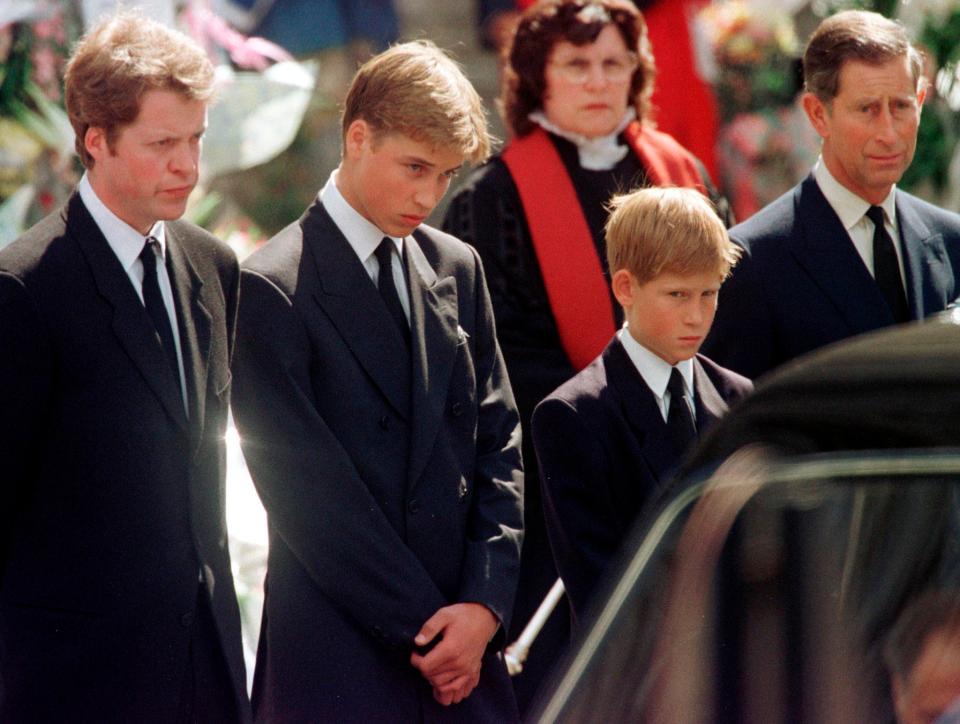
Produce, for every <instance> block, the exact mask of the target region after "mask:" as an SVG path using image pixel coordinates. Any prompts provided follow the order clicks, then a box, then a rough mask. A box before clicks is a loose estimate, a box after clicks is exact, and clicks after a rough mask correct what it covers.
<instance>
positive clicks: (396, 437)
mask: <svg viewBox="0 0 960 724" xmlns="http://www.w3.org/2000/svg"><path fill="white" fill-rule="evenodd" d="M488 147H489V141H488V139H487V129H486V121H485V120H484V115H483V106H482V104H481V102H480V98H479V96H477V94H476V92H475V91H474V89H473V88H472V87H471V85H470V83H469V82H468V81H467V79H466V78H465V77H464V76H463V74H462V73H461V71H460V69H459V68H458V67H457V66H456V64H454V63H453V61H451V60H450V59H449V58H448V57H447V56H446V55H444V54H443V53H442V52H441V51H440V50H438V49H437V48H436V47H434V46H433V45H431V44H429V43H406V44H404V45H398V46H396V47H393V48H391V49H390V50H387V51H385V52H384V53H382V54H380V55H379V56H377V57H375V58H373V59H371V60H370V61H369V62H368V63H366V64H365V65H364V66H363V67H362V68H360V70H359V71H358V73H357V75H356V77H355V78H354V81H353V85H352V86H351V88H350V91H349V93H348V95H347V99H346V103H345V106H344V113H343V157H342V161H341V163H340V166H339V168H338V169H337V170H336V171H334V173H333V174H332V175H331V177H330V180H329V181H328V182H327V184H326V186H324V188H323V189H322V190H321V191H320V193H319V196H318V198H317V200H316V202H315V203H314V204H313V206H311V207H310V208H309V209H307V211H306V212H305V213H304V215H303V216H302V217H301V218H300V220H299V221H298V222H296V223H294V224H291V225H290V226H289V227H288V228H286V229H285V230H283V231H281V232H280V233H279V234H278V235H277V236H276V237H274V238H273V239H272V240H271V241H270V242H269V243H267V245H266V246H265V247H264V248H263V249H261V250H259V251H258V252H257V253H255V254H254V255H253V256H251V257H250V258H249V259H248V260H247V262H246V263H245V264H244V269H243V273H242V287H241V300H242V301H241V303H240V319H239V322H238V335H237V336H238V338H237V346H238V352H237V356H236V358H235V366H234V379H235V388H234V389H235V397H234V405H235V406H234V410H235V414H236V419H237V425H238V427H239V429H240V432H241V435H242V438H243V440H244V453H245V455H246V458H247V462H248V464H249V466H250V471H251V473H252V475H253V480H254V483H255V484H256V486H257V489H258V490H259V492H260V495H261V497H262V499H263V503H264V507H265V508H266V510H267V516H268V523H269V528H270V558H269V562H268V572H267V578H268V583H267V593H266V606H265V613H264V620H263V633H262V635H261V638H260V648H259V650H258V652H257V667H256V674H255V681H254V689H253V703H254V713H255V716H256V717H257V719H258V720H262V721H269V722H280V721H282V722H318V721H337V722H347V721H357V722H379V721H396V722H418V721H431V722H432V721H438V722H439V721H456V722H472V721H485V722H486V721H489V722H494V721H496V722H504V721H507V722H509V721H514V720H516V719H517V709H516V703H515V702H514V700H513V693H512V688H511V686H510V681H509V678H508V676H507V672H506V669H505V667H504V664H503V660H502V658H501V656H500V654H499V648H500V647H501V646H502V644H503V635H502V633H501V632H502V631H503V630H504V629H505V625H506V623H507V617H508V614H509V611H510V610H511V607H512V604H513V595H514V589H515V587H516V577H517V569H518V566H519V559H520V537H521V529H522V520H521V519H522V515H521V480H522V478H521V472H520V424H519V418H518V416H517V411H516V406H515V405H514V401H513V394H512V393H511V390H510V385H509V383H508V381H507V376H506V372H505V370H504V365H503V359H502V357H501V355H500V349H499V347H498V345H497V340H496V337H495V335H494V327H493V312H492V311H491V307H490V297H489V295H488V293H487V287H486V283H485V282H484V276H483V269H482V268H481V266H480V262H479V259H478V257H477V254H476V252H474V251H473V250H472V249H471V248H470V247H468V246H467V245H466V244H464V243H462V242H460V241H458V240H457V239H455V238H453V237H452V236H449V235H448V234H444V233H442V232H440V231H437V230H436V229H433V228H431V227H429V226H426V225H425V224H423V221H424V220H425V219H426V218H427V216H428V215H429V214H430V212H431V211H432V210H433V208H434V206H435V205H436V204H437V202H438V201H439V200H440V198H441V197H442V196H443V194H444V192H445V191H446V190H447V186H448V185H449V183H450V179H451V178H452V176H453V175H454V174H455V173H456V172H457V170H458V169H459V168H460V166H461V165H462V163H463V162H464V160H465V159H469V160H474V161H475V160H481V159H482V158H483V157H484V156H486V153H487V150H488Z"/></svg>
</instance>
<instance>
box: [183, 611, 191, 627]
mask: <svg viewBox="0 0 960 724" xmlns="http://www.w3.org/2000/svg"><path fill="white" fill-rule="evenodd" d="M192 623H193V612H187V613H185V614H183V615H182V616H181V617H180V625H181V626H183V627H184V628H190V625H191V624H192Z"/></svg>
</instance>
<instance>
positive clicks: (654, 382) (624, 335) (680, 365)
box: [617, 324, 693, 401]
mask: <svg viewBox="0 0 960 724" xmlns="http://www.w3.org/2000/svg"><path fill="white" fill-rule="evenodd" d="M617 336H618V337H619V338H620V344H622V345H623V348H624V349H625V350H626V352H627V356H628V357H630V361H631V362H633V365H634V367H636V368H637V372H639V373H640V376H641V377H642V378H643V381H644V382H646V383H647V387H649V388H650V390H651V392H653V394H654V395H656V396H657V398H659V400H661V401H662V400H663V397H664V394H665V393H666V391H667V383H668V382H669V381H670V373H671V372H672V370H673V367H671V366H670V365H669V364H668V363H667V362H666V361H665V360H664V359H662V358H661V357H659V356H657V355H656V354H654V353H653V352H651V351H650V350H649V349H647V348H646V347H644V346H643V345H642V344H640V343H639V342H638V341H637V340H635V339H634V338H633V335H632V334H630V330H629V328H628V326H627V325H626V324H624V325H623V328H622V329H621V330H620V331H619V332H617ZM675 366H676V368H677V369H678V370H680V374H681V375H683V384H684V386H685V387H686V388H687V394H688V395H690V399H693V358H692V357H691V358H690V359H685V360H681V361H680V362H677V364H676V365H675Z"/></svg>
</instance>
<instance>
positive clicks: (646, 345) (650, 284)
mask: <svg viewBox="0 0 960 724" xmlns="http://www.w3.org/2000/svg"><path fill="white" fill-rule="evenodd" d="M611 207H612V213H611V216H610V218H609V220H608V222H607V227H606V235H607V257H608V262H609V267H610V271H611V273H612V285H613V293H614V295H615V296H616V298H617V301H619V302H620V304H621V305H622V306H623V310H624V318H625V320H626V322H625V324H624V326H623V329H621V330H620V331H619V332H617V333H616V335H614V337H613V339H612V340H611V341H610V344H608V345H607V347H606V349H605V350H604V351H603V353H602V354H601V355H600V356H599V357H597V359H595V360H594V361H593V362H592V363H591V364H590V365H589V366H587V367H586V368H585V369H584V370H582V371H581V372H580V373H579V374H577V375H576V376H575V377H573V378H572V379H571V380H569V381H568V382H566V383H565V384H563V385H562V386H560V387H559V388H558V389H557V390H556V391H554V392H553V394H551V395H550V396H548V397H547V398H546V399H545V400H544V401H543V402H541V403H540V404H539V405H538V406H537V408H536V410H535V411H534V415H533V438H534V445H535V447H536V451H537V458H538V460H539V462H540V469H541V471H542V477H541V485H542V493H543V499H544V511H545V515H546V521H547V532H548V535H549V537H550V544H551V547H552V548H553V552H554V557H555V559H556V562H557V569H558V571H559V573H560V576H561V578H562V579H563V582H564V585H565V587H566V589H567V594H568V596H569V598H570V604H571V611H572V617H573V620H574V623H575V624H578V623H579V622H580V621H581V620H582V618H583V615H584V612H585V610H586V607H587V605H588V602H589V600H590V597H591V594H592V593H593V591H594V589H595V588H596V586H597V584H598V582H599V580H600V579H601V577H602V575H603V573H604V571H605V569H606V568H607V566H608V565H609V563H610V561H611V559H612V558H613V557H614V556H615V555H616V553H617V551H618V549H619V547H620V545H621V543H622V542H623V540H624V537H625V536H626V535H627V533H628V532H629V530H630V528H631V525H632V523H633V521H634V519H635V517H636V515H637V513H638V512H639V510H640V509H641V507H642V506H643V504H644V503H645V502H646V501H647V500H649V499H650V497H651V495H652V494H653V492H654V491H655V490H657V489H658V488H659V487H660V486H661V485H663V484H664V483H665V482H666V481H667V479H668V478H669V476H670V473H671V472H672V471H673V469H674V468H675V467H676V464H677V463H678V462H679V461H680V459H681V458H682V456H683V455H684V452H685V451H686V450H687V448H688V447H689V446H690V444H691V443H692V442H693V441H694V440H695V439H696V436H697V435H698V433H700V432H702V431H703V430H704V429H706V428H707V427H709V426H710V425H711V424H712V423H713V422H714V421H715V420H716V419H717V418H718V417H720V416H721V415H723V414H724V413H725V412H726V410H727V406H728V404H730V403H731V402H733V401H734V400H737V399H739V398H740V397H742V396H743V395H745V394H747V393H748V392H749V391H750V390H751V389H752V385H751V383H750V381H749V380H747V379H746V378H744V377H741V376H740V375H737V374H735V373H733V372H730V371H729V370H726V369H724V368H722V367H719V366H718V365H716V364H714V363H713V362H711V361H710V360H709V359H707V358H706V357H703V356H702V355H698V354H697V350H698V349H699V348H700V345H701V344H702V342H703V340H704V338H705V337H706V335H707V332H709V331H710V324H711V322H712V321H713V315H714V313H715V312H716V309H717V296H718V292H719V291H720V285H721V283H722V282H723V280H724V279H725V278H726V276H727V275H728V274H729V273H730V269H731V267H732V265H733V264H734V263H735V262H736V260H737V256H738V249H737V247H736V246H735V245H734V244H732V243H731V242H730V240H729V239H728V238H727V233H726V230H725V229H724V227H723V224H722V223H721V221H720V219H719V218H718V217H717V215H716V213H715V212H714V210H713V207H712V206H711V204H710V202H709V201H708V200H707V199H706V198H704V197H703V196H702V195H701V194H699V193H698V192H696V191H693V190H690V189H680V188H650V189H642V190H640V191H635V192H633V193H630V194H626V195H623V196H618V197H615V198H614V199H613V201H612V202H611Z"/></svg>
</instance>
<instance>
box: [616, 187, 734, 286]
mask: <svg viewBox="0 0 960 724" xmlns="http://www.w3.org/2000/svg"><path fill="white" fill-rule="evenodd" d="M609 209H610V212H611V213H610V217H609V218H608V219H607V225H606V237H607V264H608V265H609V268H610V273H611V274H613V273H614V272H616V271H618V270H620V269H626V270H627V271H629V272H630V273H631V274H633V275H634V276H635V277H636V278H637V281H638V282H639V283H640V284H644V283H646V282H648V281H650V280H651V279H654V278H655V277H658V276H660V275H661V274H663V273H665V272H671V273H674V274H697V273H700V272H710V271H713V270H716V272H717V274H718V275H719V276H720V278H721V279H725V278H726V277H727V275H729V274H730V269H731V268H732V267H733V265H734V264H736V263H737V260H738V259H739V258H740V247H738V246H737V245H736V244H734V243H733V242H732V241H730V238H729V237H728V236H727V230H726V228H724V226H723V222H722V221H720V217H719V216H717V212H716V210H715V209H714V206H713V204H712V203H710V201H709V200H708V199H707V198H706V197H705V196H704V195H703V194H701V193H700V192H699V191H695V190H694V189H687V188H676V187H654V188H644V189H640V190H638V191H633V192H631V193H628V194H622V195H619V196H614V197H613V198H612V199H611V200H610V204H609Z"/></svg>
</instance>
